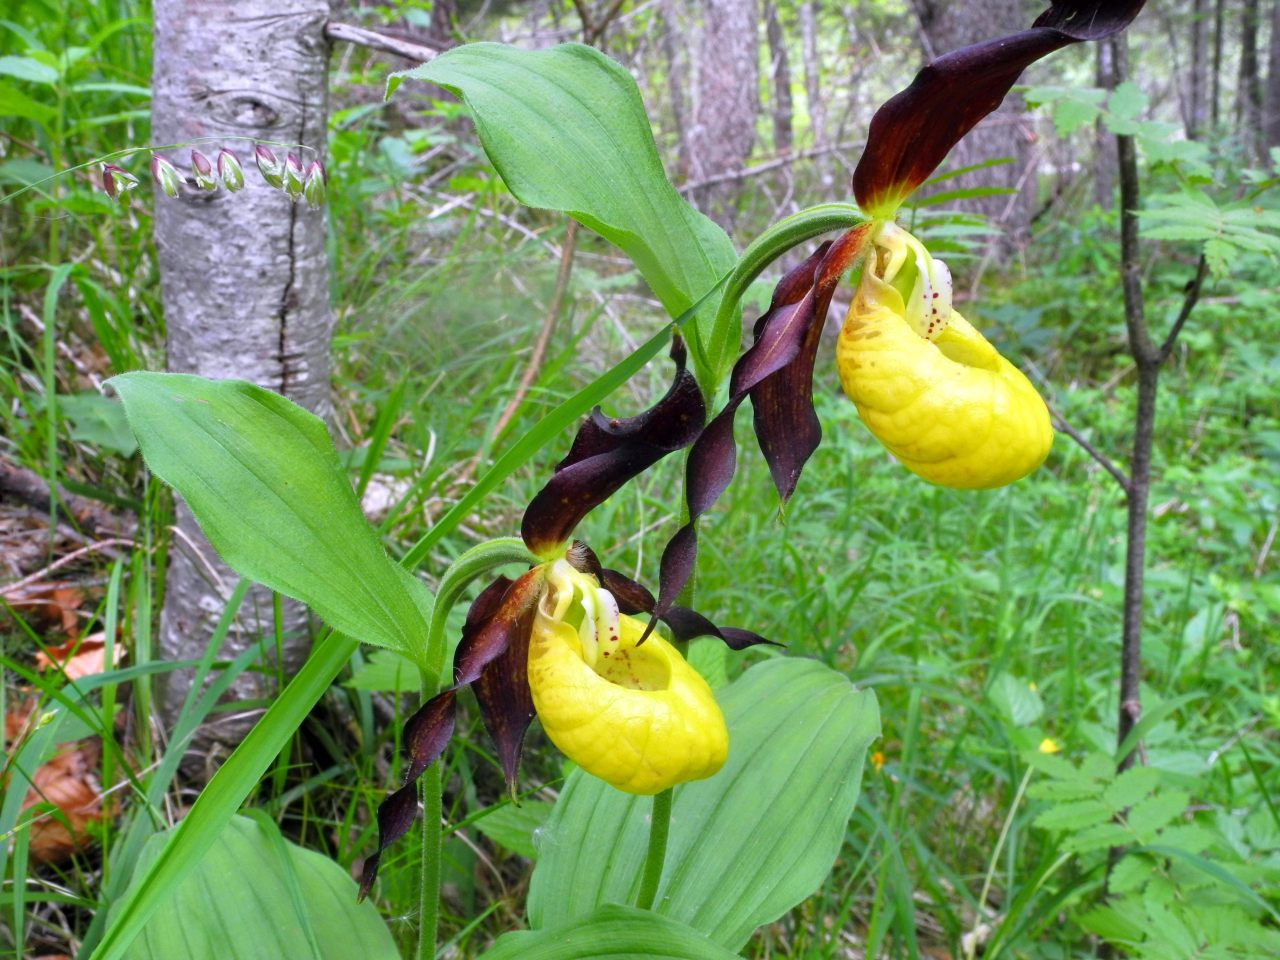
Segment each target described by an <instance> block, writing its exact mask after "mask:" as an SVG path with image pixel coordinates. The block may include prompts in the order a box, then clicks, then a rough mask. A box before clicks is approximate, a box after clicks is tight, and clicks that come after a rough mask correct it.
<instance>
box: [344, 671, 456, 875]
mask: <svg viewBox="0 0 1280 960" xmlns="http://www.w3.org/2000/svg"><path fill="white" fill-rule="evenodd" d="M456 697H457V691H456V690H446V691H444V692H443V693H441V694H439V695H438V696H435V697H432V698H431V699H430V700H428V701H427V702H426V703H424V704H423V705H422V706H421V707H420V708H419V709H418V711H417V712H416V713H415V714H414V715H413V716H411V717H410V718H409V719H408V721H407V722H406V723H405V725H404V738H403V741H402V747H403V749H404V753H405V759H406V760H407V761H408V762H407V764H406V766H405V773H404V780H403V782H402V783H401V786H400V789H399V790H397V791H396V792H395V793H393V794H391V796H389V797H387V799H385V800H383V801H382V803H380V804H378V849H377V850H376V851H374V853H373V855H372V856H370V857H369V858H368V859H367V860H365V862H364V869H363V870H362V871H361V874H360V892H359V894H358V895H357V899H359V900H363V899H364V898H365V896H367V895H368V893H369V890H370V889H371V888H372V887H373V882H374V881H375V880H376V879H377V878H378V864H379V863H381V861H382V851H384V850H386V849H387V847H389V846H391V844H393V843H395V842H396V841H397V840H399V839H400V838H401V837H403V836H404V835H405V834H406V833H408V832H409V828H410V827H411V826H413V820H414V817H416V816H417V815H418V786H417V784H418V777H420V776H421V775H422V771H424V770H426V769H427V767H429V766H430V765H431V764H432V763H434V762H435V761H436V760H438V759H439V758H440V754H442V753H444V748H445V747H446V746H448V744H449V738H450V737H452V736H453V724H454V705H455V703H454V701H455V699H456Z"/></svg>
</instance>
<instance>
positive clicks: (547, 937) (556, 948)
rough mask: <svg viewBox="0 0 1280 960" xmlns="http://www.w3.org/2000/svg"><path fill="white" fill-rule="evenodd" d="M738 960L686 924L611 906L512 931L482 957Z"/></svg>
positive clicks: (486, 959) (515, 959)
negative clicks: (555, 924)
mask: <svg viewBox="0 0 1280 960" xmlns="http://www.w3.org/2000/svg"><path fill="white" fill-rule="evenodd" d="M601 957H609V958H610V960H738V955H737V954H735V953H733V952H732V951H730V950H726V949H724V948H723V947H721V946H717V945H716V944H715V943H714V942H713V941H711V940H708V939H707V938H706V937H704V936H703V935H702V934H700V933H698V931H696V930H691V929H689V927H687V926H685V925H684V924H682V923H677V922H676V921H674V920H670V919H668V918H666V917H661V916H658V915H657V914H655V913H650V912H649V911H648V910H637V909H635V908H634V907H623V906H618V905H616V904H607V905H605V906H602V907H600V908H599V909H598V910H596V911H595V912H594V913H592V914H591V916H589V917H587V918H586V919H585V920H581V921H578V922H575V923H571V924H569V925H567V926H565V927H563V928H557V929H553V930H538V931H528V930H524V931H520V932H518V933H508V934H507V935H506V936H504V937H502V938H501V939H499V940H498V942H497V943H496V944H494V946H493V949H492V950H489V951H487V952H486V953H484V954H482V955H481V958H482V960H600V958H601Z"/></svg>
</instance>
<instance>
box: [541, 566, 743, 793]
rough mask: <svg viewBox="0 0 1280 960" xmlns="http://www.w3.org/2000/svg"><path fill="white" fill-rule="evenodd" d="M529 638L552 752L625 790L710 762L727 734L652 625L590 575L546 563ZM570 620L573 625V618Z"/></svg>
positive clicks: (682, 777) (648, 786) (720, 756)
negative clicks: (624, 608)
mask: <svg viewBox="0 0 1280 960" xmlns="http://www.w3.org/2000/svg"><path fill="white" fill-rule="evenodd" d="M548 583H549V585H550V589H549V590H548V591H547V592H546V593H545V594H544V595H543V597H542V600H541V602H540V603H539V606H538V611H537V614H536V615H535V619H534V624H533V635H532V639H531V641H530V644H529V688H530V690H531V691H532V693H533V702H534V705H535V707H536V708H537V712H538V717H539V719H540V720H541V721H542V729H543V730H544V731H545V732H546V734H547V736H548V737H549V738H550V740H551V742H552V743H554V744H555V745H556V746H557V747H558V748H559V749H560V751H561V752H562V753H563V754H564V755H565V756H567V757H568V758H569V759H571V760H573V761H574V762H575V763H577V764H578V765H579V766H581V767H582V768H583V769H584V770H586V771H587V772H588V773H591V774H593V775H595V776H597V777H599V778H600V779H601V780H604V781H605V782H607V783H609V784H612V785H613V786H614V787H616V788H618V789H619V790H622V791H624V792H626V793H635V794H644V795H650V794H655V793H660V792H662V791H663V790H666V789H667V788H668V787H672V786H675V785H676V784H678V783H685V782H686V781H689V780H702V779H705V778H706V777H709V776H711V775H712V774H714V773H715V772H716V771H717V770H719V769H720V768H721V767H722V766H723V765H724V762H725V758H726V757H727V756H728V752H729V733H728V730H727V729H726V727H725V723H724V716H723V714H721V712H720V707H719V706H718V705H717V704H716V701H715V697H714V696H713V695H712V693H711V688H710V687H709V686H707V682H706V681H705V680H703V679H702V677H701V676H700V675H699V674H698V672H697V671H696V670H694V669H693V668H692V667H691V666H689V664H688V663H686V662H685V659H684V657H682V656H681V655H680V652H679V651H678V650H677V649H676V648H675V647H674V646H672V645H671V644H670V643H668V642H667V641H666V640H665V639H663V637H662V636H661V635H660V634H658V633H656V632H655V633H651V634H650V635H649V637H648V639H647V640H645V641H644V644H643V645H637V641H639V640H640V638H641V636H642V635H643V634H644V627H645V625H644V623H642V622H641V621H639V620H637V619H635V618H634V617H629V616H625V615H622V614H620V613H619V612H618V604H617V601H616V600H615V599H614V597H613V595H612V594H611V593H609V592H608V591H607V590H603V589H600V587H599V586H598V585H597V583H596V580H595V578H594V577H591V576H588V575H587V574H584V573H580V572H578V571H577V570H575V569H574V568H573V567H572V566H570V565H569V564H568V563H566V562H565V561H563V560H559V561H556V562H555V564H553V565H552V568H551V572H550V574H549V576H548ZM575 622H576V623H577V626H576V627H575V625H574V624H575Z"/></svg>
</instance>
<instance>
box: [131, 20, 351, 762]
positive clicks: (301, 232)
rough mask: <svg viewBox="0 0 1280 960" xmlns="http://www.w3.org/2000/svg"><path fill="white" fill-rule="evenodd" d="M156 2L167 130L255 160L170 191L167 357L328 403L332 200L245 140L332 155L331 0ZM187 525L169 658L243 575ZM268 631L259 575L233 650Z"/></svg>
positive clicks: (190, 653)
mask: <svg viewBox="0 0 1280 960" xmlns="http://www.w3.org/2000/svg"><path fill="white" fill-rule="evenodd" d="M154 10H155V35H154V75H153V100H152V124H153V139H154V141H155V142H157V143H179V142H188V141H191V140H193V139H195V138H199V137H213V138H219V139H217V140H215V141H213V142H204V143H199V144H196V145H195V146H197V147H198V149H200V150H201V151H202V152H203V153H205V154H206V155H207V156H209V157H210V158H211V159H212V158H214V157H215V156H216V154H217V152H218V149H219V147H223V146H225V147H226V148H227V149H229V150H231V151H232V152H233V153H235V154H236V155H237V156H238V157H239V158H240V161H241V163H242V165H243V166H244V168H245V184H246V186H245V189H244V190H243V191H241V192H239V193H236V194H228V193H227V192H226V191H224V190H219V191H217V192H216V193H202V192H199V191H196V190H195V189H194V188H190V187H188V188H186V189H184V190H183V193H182V196H181V197H180V198H179V199H178V200H170V199H168V198H166V197H164V196H162V195H158V196H157V210H156V219H155V239H156V247H157V251H158V253H159V261H160V281H161V291H162V295H163V300H164V312H165V321H166V328H167V335H168V342H167V345H168V367H169V369H170V370H172V371H180V372H188V373H197V374H200V375H202V376H206V377H215V378H227V377H238V378H241V379H245V380H251V381H253V382H254V383H257V384H259V385H261V386H264V387H268V388H270V389H272V390H276V391H278V392H280V393H282V394H284V395H285V396H287V397H289V398H290V399H292V400H294V401H296V402H298V403H300V404H302V405H303V406H305V407H307V408H309V409H311V410H313V411H315V412H317V413H319V414H320V415H321V416H325V415H326V414H327V412H328V404H329V339H330V334H331V332H332V327H333V317H332V313H331V310H330V308H329V301H328V295H329V291H328V265H327V259H326V253H325V212H324V208H322V209H320V210H317V211H312V210H309V209H308V208H307V207H306V205H305V204H295V203H291V202H290V201H289V199H288V198H287V197H286V196H285V195H284V193H283V192H281V191H279V190H275V189H272V188H270V187H268V186H267V185H266V184H265V183H263V182H262V180H261V178H260V177H259V176H258V173H257V170H256V169H255V168H254V163H253V144H252V143H250V142H249V141H247V140H243V139H235V138H242V137H256V138H261V139H266V140H273V141H280V142H283V143H287V144H294V145H295V146H292V147H280V146H275V147H273V149H274V150H275V151H276V152H277V153H278V154H280V155H281V156H283V154H284V153H285V152H286V150H289V149H292V150H293V151H294V152H297V153H298V154H299V155H300V156H301V157H302V158H303V163H304V166H305V164H306V163H307V162H308V161H309V160H310V159H315V158H322V156H323V150H324V145H325V136H326V124H327V109H328V106H327V94H326V85H327V68H328V43H327V41H326V40H325V37H324V26H325V22H326V21H327V20H328V18H329V12H330V11H329V6H328V3H327V0H275V2H273V3H265V2H260V0H210V2H203V3H190V2H187V0H156V2H155V7H154ZM223 138H225V139H223ZM298 144H301V145H306V146H309V147H312V148H313V150H311V151H303V150H300V149H299V148H298V146H296V145H298ZM167 156H168V157H169V158H170V159H171V160H172V161H173V162H174V163H175V164H176V165H177V166H178V167H179V169H180V170H186V169H188V168H189V160H190V147H189V146H185V147H183V148H180V149H176V150H172V151H168V152H167ZM177 530H178V533H177V535H176V536H175V537H174V538H173V541H172V548H171V551H170V554H169V568H168V571H167V573H166V579H165V602H164V609H163V612H162V615H161V622H160V634H159V644H158V645H159V652H160V655H161V656H163V657H165V658H170V659H180V658H191V657H198V656H199V655H200V654H201V653H202V652H203V650H204V647H205V645H206V644H207V642H208V637H209V634H210V632H211V630H212V627H213V624H214V623H215V622H216V620H217V617H218V615H219V614H220V613H221V611H222V608H223V603H224V600H225V597H226V595H227V593H228V592H229V591H230V589H231V588H232V587H233V586H234V585H235V583H236V579H237V577H236V575H235V574H234V573H232V572H231V571H230V570H228V569H227V568H226V567H225V566H223V565H222V564H221V563H220V562H219V561H218V560H217V559H216V557H215V555H214V553H213V551H212V549H211V548H210V547H209V545H208V543H207V542H206V541H205V540H204V538H203V536H202V535H201V534H200V531H199V528H198V527H197V525H196V524H195V521H194V519H193V518H192V516H191V514H190V512H189V511H188V510H187V509H186V506H185V504H182V503H179V504H178V509H177ZM219 580H220V581H221V583H219V582H218V581H219ZM285 611H286V612H285V618H284V619H285V626H286V631H287V636H286V649H285V664H286V668H291V667H293V666H296V664H297V663H298V662H300V660H301V658H302V657H303V656H305V653H306V644H307V642H308V636H307V629H306V626H307V624H306V612H305V610H303V609H302V608H301V607H300V606H299V605H297V604H294V603H291V602H286V604H285ZM271 629H272V617H271V602H270V594H269V593H268V592H266V591H263V590H260V589H256V588H255V591H254V592H252V593H251V594H250V596H249V598H248V599H247V600H246V601H245V604H244V606H243V607H242V608H241V616H240V618H239V623H238V625H237V629H236V630H235V631H234V632H233V635H232V636H230V637H228V640H227V642H226V644H224V647H223V651H222V655H223V656H232V655H234V654H235V653H236V652H238V651H239V650H242V649H244V648H245V647H246V646H247V645H248V644H250V643H253V642H256V640H257V637H258V635H259V634H260V633H261V632H265V633H266V634H268V635H269V634H270V631H271ZM269 646H272V647H273V644H269ZM189 682H190V675H189V674H181V673H180V674H175V675H172V676H171V677H170V680H169V682H168V683H167V684H165V685H163V688H162V691H161V697H160V706H161V711H162V715H163V716H164V717H165V719H166V720H167V721H169V722H172V720H173V718H174V716H175V715H176V711H177V710H178V708H179V706H180V704H181V702H182V698H183V696H184V695H185V691H186V686H187V684H188V683H189ZM269 692H270V686H269V678H268V677H267V676H266V675H265V674H263V673H252V674H247V675H246V676H245V677H244V679H243V682H242V683H240V684H239V685H238V686H237V688H236V689H235V690H234V696H235V697H236V698H237V699H246V698H252V697H264V696H267V695H269ZM247 720H248V718H245V720H242V721H240V722H232V723H230V724H227V725H225V726H224V728H222V729H220V730H219V732H218V733H217V734H216V735H215V739H216V740H218V741H220V742H222V743H228V742H234V741H235V740H237V739H238V738H239V736H242V735H243V732H244V730H246V729H247V726H248V724H247V722H246V721H247Z"/></svg>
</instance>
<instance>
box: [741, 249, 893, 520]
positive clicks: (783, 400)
mask: <svg viewBox="0 0 1280 960" xmlns="http://www.w3.org/2000/svg"><path fill="white" fill-rule="evenodd" d="M870 234H871V226H870V225H869V224H868V225H866V226H863V227H859V228H858V229H856V230H851V231H850V232H848V233H846V234H845V235H844V236H842V237H841V238H840V239H839V240H837V241H836V243H835V244H834V245H832V246H831V247H830V249H829V250H828V249H827V245H826V244H824V245H823V246H821V247H819V248H818V250H817V252H816V253H814V255H813V256H812V257H810V258H809V259H808V260H806V261H805V262H804V263H802V264H801V265H800V266H799V267H797V268H796V269H794V270H792V271H791V272H790V273H789V274H787V276H785V277H783V279H782V282H781V283H779V284H778V286H777V288H776V289H775V290H774V293H773V301H772V302H771V303H770V305H769V311H768V313H766V314H765V315H764V316H763V317H761V318H760V321H759V322H758V323H757V324H756V339H757V340H759V339H761V338H763V337H765V336H767V335H768V334H769V326H770V325H771V324H774V323H778V322H787V321H789V322H791V323H794V324H797V325H798V326H799V327H800V328H802V329H801V330H800V338H799V349H798V350H797V351H796V354H795V356H794V357H793V358H792V359H791V360H790V361H789V362H788V363H786V364H785V365H784V366H782V367H781V368H780V369H778V370H777V371H775V372H774V373H771V374H769V375H768V376H767V377H765V378H764V379H763V380H761V381H760V382H759V383H758V384H757V385H756V386H755V387H753V388H752V390H751V408H752V412H753V413H754V421H755V422H754V426H755V431H756V440H757V441H758V442H759V444H760V452H761V453H762V454H764V459H765V462H766V463H767V464H768V465H769V473H770V475H771V476H772V477H773V485H774V486H775V487H776V488H777V490H778V496H779V497H780V498H781V499H782V502H783V503H786V502H787V501H788V500H790V499H791V495H792V494H793V493H795V490H796V484H798V483H799V482H800V473H801V471H803V470H804V465H805V464H806V463H808V462H809V458H810V457H811V456H813V451H815V450H817V449H818V444H819V443H821V442H822V425H821V424H820V423H819V422H818V415H817V414H816V413H814V410H813V366H814V363H815V362H816V360H817V357H818V347H819V345H820V344H821V342H822V330H823V327H825V326H826V319H827V311H828V310H829V309H830V307H831V297H832V296H833V295H834V294H835V290H836V285H837V283H838V282H839V280H840V276H841V274H843V273H844V271H845V270H846V269H848V267H849V265H850V264H851V263H852V262H853V261H854V260H855V259H856V258H857V257H858V256H859V255H860V254H861V253H862V249H863V247H864V246H865V245H866V242H867V239H868V237H869V236H870ZM788 309H792V310H795V311H796V314H797V315H796V316H794V317H788V316H787V311H788Z"/></svg>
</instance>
